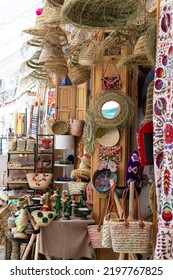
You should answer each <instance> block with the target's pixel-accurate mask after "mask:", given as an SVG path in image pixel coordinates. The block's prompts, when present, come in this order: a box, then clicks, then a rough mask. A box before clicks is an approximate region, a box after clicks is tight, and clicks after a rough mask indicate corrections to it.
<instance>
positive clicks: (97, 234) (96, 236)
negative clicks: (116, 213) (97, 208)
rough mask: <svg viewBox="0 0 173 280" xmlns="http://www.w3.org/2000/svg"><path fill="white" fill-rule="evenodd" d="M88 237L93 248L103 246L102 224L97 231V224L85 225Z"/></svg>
mask: <svg viewBox="0 0 173 280" xmlns="http://www.w3.org/2000/svg"><path fill="white" fill-rule="evenodd" d="M87 230H88V235H89V239H90V241H91V245H92V247H93V248H94V249H99V248H103V246H102V226H101V230H100V231H98V225H91V226H87Z"/></svg>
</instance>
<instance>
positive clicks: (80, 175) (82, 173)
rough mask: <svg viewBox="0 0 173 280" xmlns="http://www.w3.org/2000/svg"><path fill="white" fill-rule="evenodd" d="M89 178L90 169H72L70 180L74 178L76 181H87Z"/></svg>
mask: <svg viewBox="0 0 173 280" xmlns="http://www.w3.org/2000/svg"><path fill="white" fill-rule="evenodd" d="M90 176H91V170H90V169H88V168H87V169H74V170H72V172H71V178H74V179H75V180H77V181H81V179H87V180H89V179H90Z"/></svg>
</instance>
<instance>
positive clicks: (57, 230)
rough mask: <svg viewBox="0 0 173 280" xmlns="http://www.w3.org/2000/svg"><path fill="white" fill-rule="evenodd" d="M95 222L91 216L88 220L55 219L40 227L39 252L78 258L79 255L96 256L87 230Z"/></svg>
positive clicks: (64, 257) (91, 257)
mask: <svg viewBox="0 0 173 280" xmlns="http://www.w3.org/2000/svg"><path fill="white" fill-rule="evenodd" d="M93 224H95V221H94V220H93V219H91V218H90V217H89V218H87V219H86V220H82V219H80V218H75V219H71V220H63V219H62V218H61V219H59V220H55V221H53V222H52V223H51V224H50V225H49V226H47V227H42V228H40V236H39V252H40V253H42V254H44V255H49V256H52V257H60V258H63V259H77V258H79V257H86V258H89V259H93V258H94V250H93V248H92V247H91V244H90V239H89V236H88V232H87V226H88V225H93Z"/></svg>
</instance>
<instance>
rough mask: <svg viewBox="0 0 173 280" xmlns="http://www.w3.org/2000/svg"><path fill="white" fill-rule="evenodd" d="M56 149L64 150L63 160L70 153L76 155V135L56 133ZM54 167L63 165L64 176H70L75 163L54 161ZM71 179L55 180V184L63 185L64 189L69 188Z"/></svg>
mask: <svg viewBox="0 0 173 280" xmlns="http://www.w3.org/2000/svg"><path fill="white" fill-rule="evenodd" d="M54 149H55V150H58V151H59V152H60V151H62V154H63V161H65V160H66V158H67V157H68V155H69V154H73V156H74V136H71V135H55V144H54ZM54 167H57V168H60V167H62V176H61V177H64V176H67V177H69V176H70V174H71V171H72V169H74V163H71V164H70V163H69V164H65V163H64V164H63V163H56V162H54ZM69 182H71V181H61V180H56V178H55V180H54V183H55V184H61V185H63V189H66V188H67V186H66V185H67V184H68V183H69Z"/></svg>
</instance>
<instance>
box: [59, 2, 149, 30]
mask: <svg viewBox="0 0 173 280" xmlns="http://www.w3.org/2000/svg"><path fill="white" fill-rule="evenodd" d="M144 13H145V8H144V5H143V4H142V3H141V1H140V0H124V1H119V0H114V1H112V0H105V1H98V0H73V1H71V0H66V1H65V2H64V5H63V6H62V9H61V14H62V20H63V22H64V23H72V24H74V25H76V26H79V27H81V26H87V27H88V26H91V27H121V26H124V25H127V24H128V23H129V22H132V21H134V19H135V18H137V16H139V15H143V14H144Z"/></svg>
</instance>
